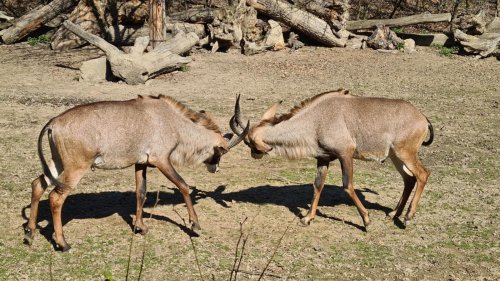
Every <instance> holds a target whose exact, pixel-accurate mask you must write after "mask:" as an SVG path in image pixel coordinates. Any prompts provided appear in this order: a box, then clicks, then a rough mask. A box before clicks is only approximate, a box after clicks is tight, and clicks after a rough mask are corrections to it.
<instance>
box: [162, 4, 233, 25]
mask: <svg viewBox="0 0 500 281" xmlns="http://www.w3.org/2000/svg"><path fill="white" fill-rule="evenodd" d="M223 14H224V11H223V10H222V9H218V8H206V7H194V8H191V9H189V10H186V11H180V12H174V13H169V14H168V16H167V19H169V20H173V21H183V22H189V23H211V22H212V21H213V20H214V19H216V18H219V17H221V16H222V15H223Z"/></svg>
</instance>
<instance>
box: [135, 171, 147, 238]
mask: <svg viewBox="0 0 500 281" xmlns="http://www.w3.org/2000/svg"><path fill="white" fill-rule="evenodd" d="M146 171H147V166H146V165H139V164H137V165H135V187H136V189H135V198H136V211H135V231H136V232H138V233H140V234H142V235H144V234H146V233H147V232H148V227H147V225H145V224H144V222H143V220H142V211H143V209H144V201H145V200H146Z"/></svg>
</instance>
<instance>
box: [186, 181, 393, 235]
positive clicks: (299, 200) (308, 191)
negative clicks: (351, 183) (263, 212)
mask: <svg viewBox="0 0 500 281" xmlns="http://www.w3.org/2000/svg"><path fill="white" fill-rule="evenodd" d="M364 193H373V194H377V195H378V193H377V192H375V191H373V190H371V189H369V188H361V189H356V194H357V195H358V197H359V199H360V200H361V202H363V205H364V206H365V207H366V208H367V209H371V210H379V211H383V212H385V213H386V214H387V213H389V212H390V211H392V209H391V208H388V207H386V206H382V205H380V204H378V203H374V202H369V201H367V200H366V198H365V195H364ZM193 194H194V196H195V198H196V199H197V200H200V199H204V198H207V197H208V198H211V199H213V200H214V201H215V202H217V203H218V204H219V205H221V206H223V207H225V208H231V207H230V206H229V205H228V204H227V203H226V202H231V201H237V202H247V203H252V204H259V205H261V204H273V205H281V206H284V207H286V208H288V210H290V212H292V213H293V214H295V215H296V216H298V217H302V214H301V211H300V209H301V208H302V209H309V204H310V203H311V200H312V196H313V187H312V185H311V184H304V185H286V186H271V185H264V186H257V187H251V188H248V189H244V190H238V191H234V192H226V186H224V185H221V186H219V187H217V188H216V189H215V190H214V191H202V190H198V189H194V191H193ZM337 205H349V206H354V202H353V201H352V200H351V199H350V198H349V196H348V195H347V193H346V192H345V191H344V188H343V187H341V186H335V185H325V187H324V189H323V191H322V193H321V197H320V201H319V204H318V207H321V206H329V207H334V206H337ZM316 215H317V216H321V217H324V218H328V219H331V220H335V221H341V222H344V223H346V224H348V225H351V226H353V227H356V228H358V229H360V230H365V227H364V226H362V225H359V224H356V223H353V222H350V221H346V220H343V219H341V218H338V217H335V216H328V215H325V214H323V213H321V211H320V210H319V209H318V211H317V212H316ZM395 224H396V225H398V223H397V222H395ZM398 226H399V227H401V226H400V225H398Z"/></svg>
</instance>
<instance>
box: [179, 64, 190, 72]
mask: <svg viewBox="0 0 500 281" xmlns="http://www.w3.org/2000/svg"><path fill="white" fill-rule="evenodd" d="M179 70H180V71H182V72H188V71H189V65H187V64H182V65H181V67H180V68H179Z"/></svg>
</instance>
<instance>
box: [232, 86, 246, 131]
mask: <svg viewBox="0 0 500 281" xmlns="http://www.w3.org/2000/svg"><path fill="white" fill-rule="evenodd" d="M240 96H241V95H238V96H237V97H236V104H235V105H234V115H233V116H232V117H231V120H230V121H229V127H231V130H232V131H233V132H234V133H235V134H237V135H241V134H242V133H243V131H244V129H246V128H245V124H244V123H243V121H242V120H241V110H240ZM247 126H248V124H247Z"/></svg>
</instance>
